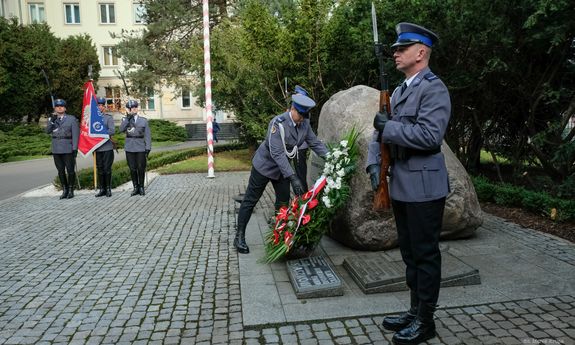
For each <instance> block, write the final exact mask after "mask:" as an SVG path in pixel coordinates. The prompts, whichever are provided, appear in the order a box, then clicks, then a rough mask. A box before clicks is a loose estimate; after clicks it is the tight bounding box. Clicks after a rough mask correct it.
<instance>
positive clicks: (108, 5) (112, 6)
mask: <svg viewBox="0 0 575 345" xmlns="http://www.w3.org/2000/svg"><path fill="white" fill-rule="evenodd" d="M102 9H106V11H105V12H106V18H103V17H102ZM110 9H112V11H110ZM110 12H114V20H113V21H112V20H111V19H110ZM98 15H99V16H100V24H116V4H114V3H113V2H101V3H98ZM104 19H106V21H104Z"/></svg>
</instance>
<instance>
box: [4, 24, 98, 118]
mask: <svg viewBox="0 0 575 345" xmlns="http://www.w3.org/2000/svg"><path fill="white" fill-rule="evenodd" d="M0 41H1V42H2V45H0V84H1V85H2V86H0V107H1V108H2V113H1V114H0V119H2V120H3V121H20V120H21V119H22V118H23V117H24V116H25V117H26V118H27V121H28V122H32V121H37V120H38V119H39V117H40V115H41V114H45V113H47V112H50V111H52V104H51V100H50V90H49V88H48V86H47V85H46V81H45V79H44V76H43V74H42V69H43V70H44V71H46V73H47V75H48V77H49V79H50V81H51V84H52V91H53V93H54V95H55V96H56V97H62V98H65V99H66V101H67V102H68V103H69V105H68V109H70V111H72V110H73V109H78V111H79V109H80V105H81V102H82V96H83V92H82V89H81V87H82V85H83V83H84V82H85V80H86V77H87V76H86V70H87V69H86V68H87V65H88V64H92V65H93V66H94V71H95V73H94V77H95V78H96V79H97V77H98V73H99V70H100V65H99V63H98V56H97V54H96V49H95V47H94V46H93V45H92V43H91V40H90V38H89V37H87V36H77V37H70V38H67V39H65V40H62V39H59V38H56V37H55V36H54V35H53V34H52V33H51V32H50V28H49V27H48V26H47V25H45V24H33V25H26V26H23V25H20V24H18V22H17V21H16V20H10V21H8V20H6V19H4V18H0Z"/></svg>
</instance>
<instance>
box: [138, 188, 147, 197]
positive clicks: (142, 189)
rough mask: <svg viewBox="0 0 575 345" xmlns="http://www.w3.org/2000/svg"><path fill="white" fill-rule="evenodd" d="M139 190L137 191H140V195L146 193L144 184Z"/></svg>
mask: <svg viewBox="0 0 575 345" xmlns="http://www.w3.org/2000/svg"><path fill="white" fill-rule="evenodd" d="M139 191H140V192H139V193H140V195H141V196H144V195H146V190H145V189H144V186H140V189H139Z"/></svg>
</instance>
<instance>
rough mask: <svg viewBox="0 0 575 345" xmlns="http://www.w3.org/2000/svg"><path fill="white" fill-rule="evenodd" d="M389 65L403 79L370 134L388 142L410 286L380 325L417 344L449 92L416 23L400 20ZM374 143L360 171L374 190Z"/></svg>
mask: <svg viewBox="0 0 575 345" xmlns="http://www.w3.org/2000/svg"><path fill="white" fill-rule="evenodd" d="M396 31H397V34H398V37H397V41H396V42H395V43H394V44H393V45H392V46H391V47H392V48H394V49H395V51H394V54H393V57H394V60H395V66H396V68H397V69H398V70H400V71H401V72H403V73H404V74H405V81H404V82H403V84H402V85H401V86H400V87H398V88H396V89H395V91H394V92H393V94H392V96H391V115H392V118H391V119H389V118H387V117H386V116H385V114H382V113H377V114H376V116H375V118H374V127H375V129H376V131H375V132H374V138H375V139H377V138H378V137H379V134H380V133H381V137H380V138H379V139H383V142H384V143H387V144H389V146H390V154H391V158H392V164H391V168H390V180H389V186H390V188H389V190H390V195H391V203H392V207H393V214H394V217H395V223H396V227H397V234H398V241H399V248H400V251H401V256H402V258H403V261H404V262H405V265H406V266H407V267H406V282H407V285H408V287H409V289H410V290H411V308H410V309H409V311H407V312H406V313H404V314H401V315H399V316H395V317H386V318H384V320H383V327H384V328H386V329H389V330H393V331H396V333H395V334H394V336H393V338H392V340H393V343H394V344H419V343H422V342H424V341H426V340H428V339H431V338H433V337H435V336H436V332H435V323H434V321H433V313H434V312H435V308H436V305H437V300H438V297H439V285H440V281H441V253H440V251H439V235H440V232H441V226H442V219H443V211H444V208H445V199H446V196H447V195H448V194H449V192H450V187H449V177H448V174H447V168H446V166H445V158H444V156H443V154H442V153H441V143H442V142H443V137H444V135H445V131H446V129H447V124H448V122H449V117H450V114H451V101H450V98H449V92H448V90H447V87H446V86H445V84H443V82H442V81H441V80H440V79H439V78H438V77H437V76H436V75H435V74H433V72H431V71H430V69H429V67H428V64H429V57H430V54H431V47H432V46H433V45H434V44H435V43H437V41H438V37H437V35H436V34H435V33H433V32H431V31H430V30H428V29H426V28H424V27H421V26H419V25H415V24H410V23H399V24H398V25H397V26H396ZM379 154H380V145H379V142H377V141H376V140H374V141H373V142H371V143H370V145H369V150H368V160H367V165H368V167H367V172H368V173H369V174H370V178H371V183H372V188H373V189H374V190H376V189H377V186H378V185H379V176H380V175H379V173H380V157H379Z"/></svg>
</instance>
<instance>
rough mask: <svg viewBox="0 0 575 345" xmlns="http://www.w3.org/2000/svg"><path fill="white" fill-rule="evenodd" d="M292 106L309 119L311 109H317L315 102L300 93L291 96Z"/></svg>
mask: <svg viewBox="0 0 575 345" xmlns="http://www.w3.org/2000/svg"><path fill="white" fill-rule="evenodd" d="M291 104H292V106H293V107H294V108H295V109H296V110H297V112H298V113H300V115H301V116H303V117H308V116H309V114H308V113H309V111H310V110H311V108H313V107H315V101H314V100H313V99H311V98H309V97H308V96H305V95H302V94H299V93H296V94H293V95H292V96H291Z"/></svg>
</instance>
